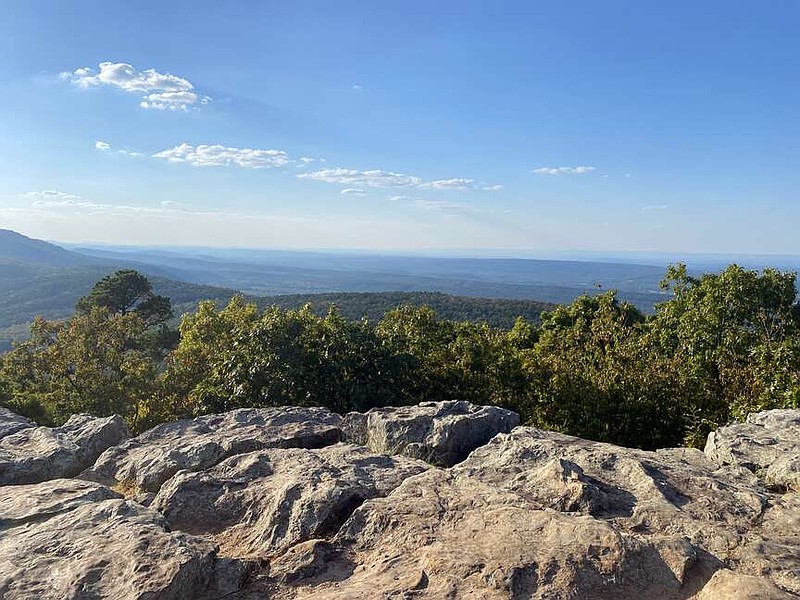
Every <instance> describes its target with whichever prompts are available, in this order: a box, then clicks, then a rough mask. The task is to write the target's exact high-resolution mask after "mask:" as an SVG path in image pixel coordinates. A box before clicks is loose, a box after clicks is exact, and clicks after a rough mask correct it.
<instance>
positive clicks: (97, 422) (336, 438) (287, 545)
mask: <svg viewBox="0 0 800 600" xmlns="http://www.w3.org/2000/svg"><path fill="white" fill-rule="evenodd" d="M518 423H519V418H518V416H517V415H515V414H514V413H511V412H509V411H505V410H502V409H498V408H496V407H479V406H473V405H470V404H468V403H464V402H449V403H423V404H421V405H419V406H411V407H401V408H382V409H373V410H371V411H369V412H368V413H365V414H358V413H352V414H349V415H345V416H344V417H341V416H339V415H336V414H334V413H331V412H329V411H327V410H324V409H319V408H298V407H285V408H276V409H241V410H237V411H232V412H229V413H225V414H221V415H207V416H203V417H200V418H198V419H194V420H191V421H182V422H178V423H171V424H165V425H160V426H158V427H156V428H154V429H152V430H150V431H148V432H145V433H144V434H142V435H140V436H138V437H135V438H130V437H128V435H127V432H126V431H125V429H124V426H122V424H121V422H120V421H119V419H118V418H116V417H111V418H108V419H94V418H92V417H88V416H85V415H81V416H77V417H75V418H73V419H72V420H70V422H68V423H67V424H65V425H64V426H63V427H61V428H55V429H48V428H41V427H36V426H35V424H33V423H30V422H28V421H26V420H25V419H23V418H21V417H19V416H17V415H14V414H13V413H9V412H8V411H0V484H2V485H1V486H0V597H2V598H10V599H14V598H59V599H61V598H87V599H88V598H136V599H142V600H144V599H155V598H158V599H162V598H163V599H170V598H198V599H215V598H223V597H224V598H231V599H232V598H238V599H242V600H244V599H256V598H273V599H280V600H294V599H301V598H332V599H336V598H339V599H358V598H363V599H380V598H386V599H389V598H392V599H395V598H396V599H401V598H403V599H404V598H431V599H433V598H452V599H457V598H485V599H494V598H498V599H500V598H512V599H522V598H541V599H545V598H547V599H561V598H563V599H580V598H599V599H612V598H613V599H621V598H631V599H633V598H636V599H639V598H652V599H658V598H665V599H666V598H669V599H676V600H677V599H686V600H688V599H697V600H712V599H720V600H721V599H725V600H727V599H731V598H752V599H756V598H758V599H771V598H776V599H777V598H796V597H798V596H800V494H799V493H798V479H797V473H798V461H800V426H798V425H799V424H800V411H768V412H764V413H758V414H756V415H751V416H750V417H749V418H748V420H747V422H746V423H743V424H734V425H731V426H729V427H725V428H722V429H720V430H718V431H716V432H714V433H713V434H711V436H709V441H708V445H707V447H706V450H705V453H704V452H701V451H699V450H691V449H686V448H678V449H665V450H659V451H656V452H645V451H641V450H634V449H628V448H621V447H618V446H612V445H609V444H602V443H598V442H591V441H587V440H582V439H578V438H574V437H569V436H565V435H561V434H558V433H553V432H547V431H542V430H539V429H535V428H532V427H521V426H518Z"/></svg>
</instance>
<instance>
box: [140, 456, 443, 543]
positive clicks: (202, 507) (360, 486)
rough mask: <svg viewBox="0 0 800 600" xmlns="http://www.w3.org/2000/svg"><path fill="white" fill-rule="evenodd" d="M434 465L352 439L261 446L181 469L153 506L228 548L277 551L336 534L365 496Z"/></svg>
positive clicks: (382, 492) (176, 524)
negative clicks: (317, 445) (197, 468)
mask: <svg viewBox="0 0 800 600" xmlns="http://www.w3.org/2000/svg"><path fill="white" fill-rule="evenodd" d="M428 468H429V466H428V465H426V464H425V463H423V462H422V461H417V460H413V459H410V458H406V457H402V456H398V457H389V456H382V455H376V454H374V453H372V452H370V451H369V450H368V449H366V448H364V447H361V446H353V445H350V444H336V445H334V446H329V447H326V448H321V449H304V448H296V449H270V450H259V451H257V452H250V453H246V454H239V455H236V456H232V457H230V458H227V459H225V460H223V461H222V462H220V463H219V464H217V465H216V466H214V467H212V468H210V469H208V470H205V471H202V472H191V471H182V472H180V473H178V474H177V475H175V476H174V477H173V478H172V479H170V480H169V481H168V482H167V483H165V484H164V485H163V486H162V487H161V490H160V491H159V493H158V495H157V496H156V497H155V499H154V500H153V502H152V504H151V505H150V506H151V508H154V509H156V510H159V511H160V512H161V513H162V514H164V516H165V517H166V519H167V521H168V523H169V525H170V528H171V529H173V530H181V531H186V532H189V533H193V534H197V535H207V536H208V537H210V539H212V540H214V542H216V543H217V544H219V545H220V547H221V552H222V553H223V554H224V555H226V556H232V557H247V556H271V555H276V554H279V553H281V552H284V551H285V550H287V549H288V548H290V547H291V546H293V545H294V544H297V543H298V542H300V541H302V540H307V539H310V538H319V537H325V536H332V535H333V534H335V533H336V532H337V531H338V529H339V527H340V526H341V524H342V523H344V522H345V521H346V520H347V519H348V517H349V516H350V515H351V514H352V512H353V511H354V510H355V509H356V508H357V507H358V506H360V505H361V504H362V503H363V502H364V501H365V500H367V499H369V498H376V497H381V496H386V495H387V494H388V493H389V492H391V491H392V490H393V489H394V488H396V487H397V486H398V485H400V483H402V481H403V480H404V479H406V478H408V477H410V476H412V475H416V474H417V473H421V472H423V471H425V470H427V469H428Z"/></svg>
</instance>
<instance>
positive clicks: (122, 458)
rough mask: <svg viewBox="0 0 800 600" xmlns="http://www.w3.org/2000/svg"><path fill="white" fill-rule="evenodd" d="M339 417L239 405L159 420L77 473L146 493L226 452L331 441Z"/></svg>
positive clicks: (336, 436) (204, 466)
mask: <svg viewBox="0 0 800 600" xmlns="http://www.w3.org/2000/svg"><path fill="white" fill-rule="evenodd" d="M340 421H341V417H340V416H339V415H337V414H335V413H332V412H330V411H328V410H325V409H323V408H299V407H294V406H287V407H284V408H264V409H255V408H242V409H239V410H234V411H231V412H228V413H225V414H221V415H206V416H203V417H199V418H197V419H193V420H186V421H179V422H177V423H165V424H163V425H158V426H157V427H154V428H153V429H151V430H149V431H147V432H145V433H143V434H142V435H140V436H138V437H135V438H131V439H129V440H126V441H125V442H124V443H122V444H120V445H118V446H116V447H114V448H110V449H109V450H107V451H106V452H104V453H103V454H102V456H100V457H99V458H98V460H97V462H96V463H95V465H94V466H93V467H91V468H90V469H87V471H86V472H85V473H84V474H83V475H82V477H84V478H86V479H91V480H94V481H98V482H100V483H105V484H107V485H112V486H120V487H122V488H125V489H127V490H135V491H139V492H145V493H147V492H149V493H151V494H152V493H156V492H158V490H159V489H160V488H161V485H162V484H163V483H164V482H165V481H167V480H168V479H169V478H170V477H172V476H173V475H175V474H176V473H178V471H202V470H203V469H208V468H211V467H213V466H214V465H216V464H217V463H219V462H220V461H222V460H223V459H225V458H227V457H229V456H234V455H237V454H244V453H246V452H252V451H255V450H263V449H265V448H320V447H323V446H327V445H330V444H333V443H336V442H338V441H339V439H340V437H341V429H340V428H339V423H340ZM143 497H145V496H143Z"/></svg>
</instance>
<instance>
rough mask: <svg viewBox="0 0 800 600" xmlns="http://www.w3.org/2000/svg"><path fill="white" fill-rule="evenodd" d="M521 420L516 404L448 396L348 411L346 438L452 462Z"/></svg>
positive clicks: (443, 463) (437, 461) (439, 462)
mask: <svg viewBox="0 0 800 600" xmlns="http://www.w3.org/2000/svg"><path fill="white" fill-rule="evenodd" d="M517 425H519V415H518V414H517V413H515V412H512V411H510V410H506V409H503V408H498V407H496V406H476V405H474V404H470V403H469V402H462V401H447V402H422V403H420V404H418V405H415V406H402V407H386V408H373V409H371V410H369V411H368V412H366V413H348V414H347V415H345V417H344V421H343V423H342V429H343V430H344V439H345V441H348V442H351V443H353V444H360V445H362V446H367V447H368V448H370V449H371V450H373V451H375V452H380V453H383V454H405V455H407V456H410V457H412V458H419V459H422V460H425V461H427V462H429V463H431V464H434V465H436V466H442V467H450V466H453V465H454V464H456V463H458V462H460V461H462V460H464V459H465V458H466V457H467V455H469V453H470V452H472V451H473V450H474V449H475V448H477V447H478V446H482V445H483V444H485V443H486V442H488V441H489V440H490V439H492V438H493V437H494V436H495V435H497V434H498V433H508V432H509V431H511V430H512V429H513V428H514V427H516V426H517Z"/></svg>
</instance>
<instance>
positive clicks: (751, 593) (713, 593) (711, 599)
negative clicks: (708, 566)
mask: <svg viewBox="0 0 800 600" xmlns="http://www.w3.org/2000/svg"><path fill="white" fill-rule="evenodd" d="M791 598H795V596H792V595H791V594H787V593H786V592H784V591H783V590H781V589H780V588H778V587H776V586H775V585H774V584H773V583H771V582H770V581H769V580H768V579H764V578H763V577H753V576H751V575H741V574H739V573H734V572H733V571H729V570H728V569H721V570H719V571H717V572H716V573H714V576H713V577H712V578H711V580H710V581H709V582H708V583H707V584H706V585H705V587H704V588H703V589H702V591H701V592H700V593H699V594H697V595H696V596H695V600H790V599H791Z"/></svg>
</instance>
